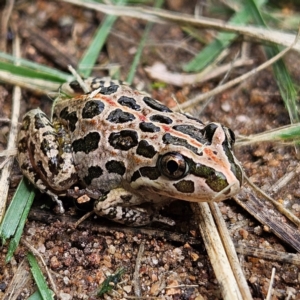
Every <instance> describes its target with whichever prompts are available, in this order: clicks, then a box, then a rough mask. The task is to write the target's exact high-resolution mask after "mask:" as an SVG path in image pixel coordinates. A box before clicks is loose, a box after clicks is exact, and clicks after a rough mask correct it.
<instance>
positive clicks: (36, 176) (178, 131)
mask: <svg viewBox="0 0 300 300" xmlns="http://www.w3.org/2000/svg"><path fill="white" fill-rule="evenodd" d="M85 83H86V84H87V85H88V86H89V87H90V92H88V93H86V94H84V92H83V91H82V89H81V87H80V85H79V84H78V82H77V81H74V82H71V83H67V84H64V85H63V86H62V89H61V92H60V96H59V97H58V98H57V99H56V101H55V103H54V105H53V112H52V117H51V120H50V119H49V118H48V117H47V116H46V115H45V114H44V113H43V112H42V111H41V110H39V109H34V110H31V111H29V112H28V113H27V114H26V115H25V116H24V118H23V123H22V126H21V129H20V133H19V136H18V161H19V165H20V168H21V170H22V172H23V174H24V175H25V176H26V177H27V178H28V179H29V180H30V181H31V182H32V183H33V184H34V185H35V186H36V187H37V188H38V189H39V190H40V191H41V192H45V193H47V194H49V195H50V196H51V197H52V198H53V199H54V200H56V201H57V202H58V203H61V200H59V199H60V197H62V196H67V195H73V196H74V194H75V197H82V196H86V197H88V198H89V199H90V198H93V199H95V204H94V211H95V212H96V214H98V215H100V216H105V217H107V218H109V219H112V220H114V221H116V222H119V223H123V224H126V225H132V226H141V225H145V224H148V223H150V222H152V221H153V220H159V217H158V216H159V215H158V214H157V213H156V209H158V208H161V207H162V206H163V205H165V204H166V203H170V202H171V201H172V200H174V199H181V200H186V201H191V202H202V201H222V200H225V199H227V198H230V197H232V196H233V195H235V194H237V193H238V192H239V190H240V188H241V185H242V181H243V178H242V177H243V175H242V169H241V166H240V164H239V162H238V161H237V159H236V157H235V156H234V154H233V145H234V141H235V136H234V133H233V132H232V131H231V130H230V129H229V128H227V127H225V126H223V125H221V124H219V123H214V122H213V123H208V124H203V123H202V122H201V121H200V120H198V119H195V118H192V117H190V116H189V115H185V114H182V113H176V112H172V111H171V110H170V109H169V108H168V107H166V106H164V105H163V104H161V103H160V102H158V101H156V100H154V99H153V98H151V97H150V96H149V95H148V94H146V93H144V92H140V91H138V90H135V89H133V88H131V87H130V86H128V85H126V84H124V83H121V82H120V81H116V80H111V79H109V78H89V79H87V80H86V81H85ZM66 94H69V95H70V96H69V97H68V96H67V95H66ZM150 207H151V208H150ZM153 208H154V209H153Z"/></svg>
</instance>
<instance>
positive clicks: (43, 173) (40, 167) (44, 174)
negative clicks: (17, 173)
mask: <svg viewBox="0 0 300 300" xmlns="http://www.w3.org/2000/svg"><path fill="white" fill-rule="evenodd" d="M36 166H37V168H38V170H39V173H42V175H43V176H44V178H47V177H48V176H47V172H46V170H45V169H44V167H43V162H42V161H40V160H39V161H38V162H37V163H36Z"/></svg>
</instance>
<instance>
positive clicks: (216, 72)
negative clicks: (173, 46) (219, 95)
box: [145, 58, 253, 86]
mask: <svg viewBox="0 0 300 300" xmlns="http://www.w3.org/2000/svg"><path fill="white" fill-rule="evenodd" d="M252 64H253V60H252V59H245V58H240V59H237V60H236V61H234V63H233V64H232V63H228V64H225V65H222V66H218V67H216V68H214V69H211V68H207V69H206V70H204V71H203V72H201V73H198V74H184V73H172V72H170V71H168V70H167V67H166V66H165V65H164V64H162V63H155V64H154V65H152V66H151V67H146V68H145V71H146V72H147V73H148V75H149V76H150V77H151V78H154V79H156V80H159V81H162V82H165V83H168V84H172V85H176V86H185V85H192V84H195V83H201V82H205V81H208V80H211V79H213V78H216V77H219V76H220V75H222V74H224V73H226V72H227V71H228V69H229V68H237V67H241V66H249V65H252Z"/></svg>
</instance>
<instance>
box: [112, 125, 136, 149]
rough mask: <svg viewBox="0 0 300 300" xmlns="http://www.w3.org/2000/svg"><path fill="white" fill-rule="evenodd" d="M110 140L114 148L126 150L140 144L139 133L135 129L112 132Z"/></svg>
mask: <svg viewBox="0 0 300 300" xmlns="http://www.w3.org/2000/svg"><path fill="white" fill-rule="evenodd" d="M108 141H109V144H110V145H111V146H112V147H113V148H115V149H120V150H124V151H126V150H129V149H131V148H133V147H135V146H136V145H137V144H138V135H137V133H136V131H133V130H121V131H120V132H112V133H111V134H110V135H109V138H108Z"/></svg>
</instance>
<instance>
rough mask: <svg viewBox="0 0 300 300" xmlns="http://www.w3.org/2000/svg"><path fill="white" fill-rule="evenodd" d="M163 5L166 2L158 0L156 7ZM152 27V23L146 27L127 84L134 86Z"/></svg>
mask: <svg viewBox="0 0 300 300" xmlns="http://www.w3.org/2000/svg"><path fill="white" fill-rule="evenodd" d="M163 3H164V0H156V1H155V5H154V7H156V8H160V7H161V6H162V5H163ZM152 26H153V23H152V22H148V23H147V25H146V28H145V31H144V33H143V36H142V39H141V41H140V43H139V47H138V49H137V52H136V54H135V56H134V59H133V61H132V64H131V67H130V70H129V73H128V76H127V79H126V82H128V83H129V84H132V82H133V78H134V75H135V72H136V69H137V66H138V64H139V62H140V58H141V56H142V53H143V49H144V46H145V43H146V41H147V39H148V35H149V33H150V31H151V29H152Z"/></svg>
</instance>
